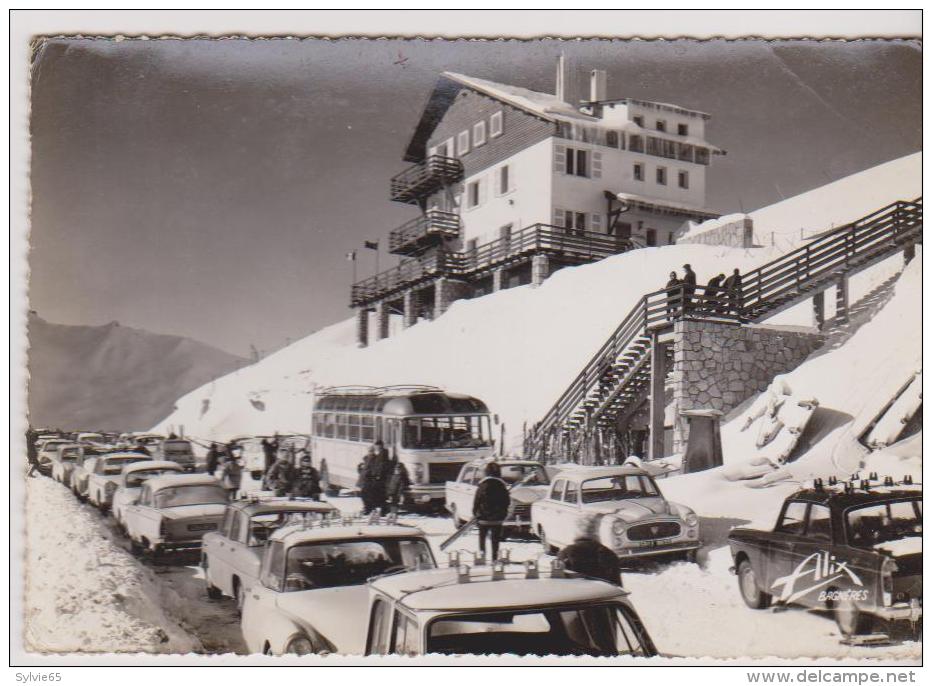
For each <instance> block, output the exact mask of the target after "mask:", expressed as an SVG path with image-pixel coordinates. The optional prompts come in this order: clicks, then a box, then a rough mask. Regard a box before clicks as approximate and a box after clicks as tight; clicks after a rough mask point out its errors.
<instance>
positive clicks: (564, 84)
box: [556, 52, 569, 102]
mask: <svg viewBox="0 0 932 686" xmlns="http://www.w3.org/2000/svg"><path fill="white" fill-rule="evenodd" d="M568 91H569V71H568V70H567V68H566V57H565V56H564V55H563V53H562V52H561V53H560V56H559V57H558V58H557V89H556V96H557V99H558V100H562V101H563V102H567V99H566V98H567V95H569V92H568Z"/></svg>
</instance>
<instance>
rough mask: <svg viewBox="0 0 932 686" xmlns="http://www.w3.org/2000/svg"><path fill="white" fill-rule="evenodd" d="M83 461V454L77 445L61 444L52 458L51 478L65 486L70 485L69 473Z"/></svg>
mask: <svg viewBox="0 0 932 686" xmlns="http://www.w3.org/2000/svg"><path fill="white" fill-rule="evenodd" d="M83 459H84V452H83V450H82V449H81V446H80V445H78V444H77V443H62V444H61V445H59V446H58V449H57V450H56V451H55V455H54V457H53V458H52V478H53V479H54V480H55V481H57V482H58V483H60V484H64V485H65V486H70V485H71V472H72V470H73V469H74V467H75V465H76V464H77V463H78V462H81V461H82V460H83Z"/></svg>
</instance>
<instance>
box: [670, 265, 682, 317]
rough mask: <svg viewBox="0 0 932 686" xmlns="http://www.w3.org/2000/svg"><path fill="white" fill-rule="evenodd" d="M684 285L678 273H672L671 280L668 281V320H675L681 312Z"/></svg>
mask: <svg viewBox="0 0 932 686" xmlns="http://www.w3.org/2000/svg"><path fill="white" fill-rule="evenodd" d="M682 285H683V282H682V281H680V279H679V277H678V276H677V275H676V272H670V279H669V280H668V281H667V286H666V288H667V319H675V318H676V316H677V315H678V314H679V311H680V301H681V298H682V295H683V293H682Z"/></svg>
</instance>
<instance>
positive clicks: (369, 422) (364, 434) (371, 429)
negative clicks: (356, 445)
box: [359, 414, 375, 443]
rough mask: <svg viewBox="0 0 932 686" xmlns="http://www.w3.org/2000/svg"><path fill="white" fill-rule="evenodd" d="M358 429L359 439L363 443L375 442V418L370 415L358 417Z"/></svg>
mask: <svg viewBox="0 0 932 686" xmlns="http://www.w3.org/2000/svg"><path fill="white" fill-rule="evenodd" d="M359 419H360V427H359V437H360V439H361V440H362V441H364V442H365V443H372V441H374V440H375V417H373V416H372V415H370V414H364V415H360V416H359Z"/></svg>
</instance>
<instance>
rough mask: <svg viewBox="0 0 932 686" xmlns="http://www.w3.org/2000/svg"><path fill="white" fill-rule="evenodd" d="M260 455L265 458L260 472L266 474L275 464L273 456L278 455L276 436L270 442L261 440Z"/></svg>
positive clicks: (264, 439)
mask: <svg viewBox="0 0 932 686" xmlns="http://www.w3.org/2000/svg"><path fill="white" fill-rule="evenodd" d="M262 455H263V457H264V458H265V466H264V467H263V468H262V470H263V471H264V472H265V473H266V474H267V473H268V471H269V470H270V469H271V468H272V465H273V464H275V456H276V455H278V434H277V433H276V434H275V436H274V437H273V438H272V440H271V441H270V440H269V439H267V438H263V439H262Z"/></svg>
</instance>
